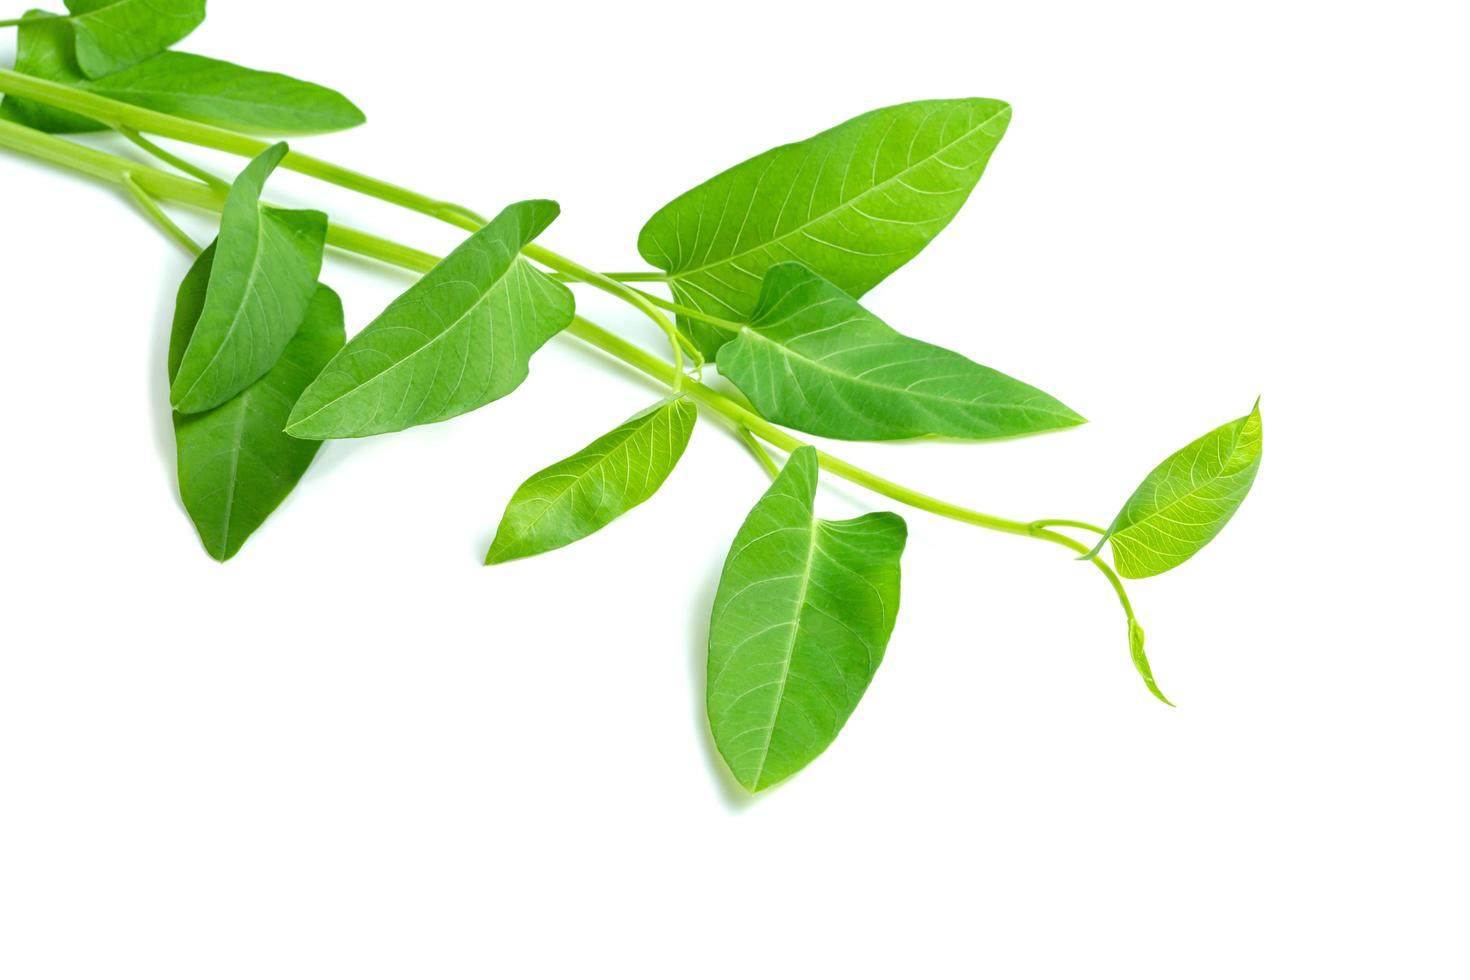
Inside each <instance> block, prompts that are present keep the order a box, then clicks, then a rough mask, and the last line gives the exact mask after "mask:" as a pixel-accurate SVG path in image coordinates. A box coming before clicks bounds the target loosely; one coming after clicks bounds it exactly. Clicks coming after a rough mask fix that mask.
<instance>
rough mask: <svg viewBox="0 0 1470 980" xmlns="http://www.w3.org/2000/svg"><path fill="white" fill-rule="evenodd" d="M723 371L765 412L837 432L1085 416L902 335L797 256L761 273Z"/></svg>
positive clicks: (1009, 427)
mask: <svg viewBox="0 0 1470 980" xmlns="http://www.w3.org/2000/svg"><path fill="white" fill-rule="evenodd" d="M719 368H720V374H721V375H722V376H724V377H726V378H728V379H729V380H730V381H732V382H734V384H735V385H736V387H738V388H739V389H740V390H741V391H742V392H744V393H745V395H746V397H748V398H749V399H750V401H751V403H752V404H753V405H754V406H755V407H756V409H757V410H758V411H759V412H760V413H761V414H762V415H763V416H765V417H766V418H767V419H769V420H771V421H772V422H777V423H780V424H781V425H788V426H791V427H792V428H795V429H800V430H802V431H803V432H810V433H812V434H813V435H820V436H831V437H833V438H837V439H905V438H909V437H912V436H922V435H936V436H955V437H959V438H967V439H988V438H995V437H998V436H1016V435H1024V434H1026V433H1031V432H1044V431H1047V430H1049V429H1059V428H1064V427H1066V426H1071V425H1077V424H1078V423H1080V422H1082V421H1084V419H1083V418H1082V416H1080V415H1078V414H1077V413H1076V412H1074V411H1072V410H1071V409H1070V408H1068V407H1067V406H1065V405H1063V404H1062V403H1061V402H1059V401H1057V400H1056V399H1055V398H1053V397H1051V396H1050V395H1048V394H1047V393H1046V392H1044V391H1040V390H1038V389H1036V388H1033V387H1031V386H1030V385H1028V384H1026V383H1024V382H1021V381H1017V380H1016V379H1015V378H1011V377H1008V376H1007V375H1004V374H1001V373H1000V372H999V371H993V370H991V369H990V368H988V367H983V366H981V365H979V364H976V363H975V362H974V361H971V360H969V359H968V358H965V357H962V356H960V355H959V354H956V353H955V352H954V351H950V350H945V349H944V348H943V347H935V346H934V345H932V344H926V343H924V342H923V341H921V340H913V339H911V338H909V337H905V336H904V335H903V334H900V333H898V332H897V331H895V330H894V329H893V328H892V327H890V326H888V324H886V323H884V322H883V321H882V320H880V319H878V318H877V317H876V316H874V315H873V314H871V313H869V312H868V311H867V310H865V309H863V307H862V306H861V305H860V304H859V303H858V302H857V300H855V299H853V298H852V297H850V296H848V295H847V294H846V293H844V292H843V291H842V290H840V289H838V288H837V287H836V286H834V285H832V283H830V282H827V281H826V280H825V279H823V278H822V277H821V276H819V275H817V274H816V273H815V272H812V271H811V270H810V269H808V268H806V267H805V266H803V265H801V264H799V263H796V262H783V263H780V264H779V265H773V266H771V268H770V270H769V271H767V272H766V279H765V284H764V285H763V286H762V288H761V294H760V299H759V301H758V302H757V304H756V308H755V312H754V314H752V316H751V317H750V322H749V325H748V326H746V327H745V328H744V329H742V330H741V331H740V332H739V333H738V334H736V335H735V339H734V340H731V341H729V342H728V343H726V344H725V345H724V346H722V347H721V348H720V354H719Z"/></svg>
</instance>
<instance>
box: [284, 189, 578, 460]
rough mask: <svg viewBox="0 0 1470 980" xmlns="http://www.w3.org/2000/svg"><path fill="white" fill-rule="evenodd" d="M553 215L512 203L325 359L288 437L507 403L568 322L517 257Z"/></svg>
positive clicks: (567, 305) (407, 422) (568, 304)
mask: <svg viewBox="0 0 1470 980" xmlns="http://www.w3.org/2000/svg"><path fill="white" fill-rule="evenodd" d="M558 211H559V208H558V207H557V205H556V202H555V201H521V202H520V203H518V204H512V205H511V206H510V207H508V208H506V209H505V210H504V211H502V212H500V214H498V215H496V216H495V218H494V219H493V220H492V221H491V222H490V223H489V224H487V225H485V227H483V228H481V229H480V230H479V231H477V232H475V233H474V234H473V235H471V236H470V237H469V238H467V239H465V240H464V241H463V242H462V243H460V246H459V247H458V248H456V249H455V250H454V251H453V252H451V253H449V255H448V256H446V257H445V258H444V259H443V260H442V261H440V262H439V264H438V265H436V266H434V268H433V269H431V270H429V273H428V274H427V275H426V276H424V277H423V278H422V279H420V280H419V281H418V282H416V283H414V284H413V285H412V286H410V287H409V288H408V290H407V291H406V292H405V293H404V294H403V295H402V296H399V297H398V298H397V299H396V300H394V301H393V302H392V303H391V304H389V306H388V308H387V309H385V310H384V311H383V312H382V313H381V314H379V315H378V318H377V319H376V320H374V321H373V322H372V323H370V324H368V325H367V326H366V327H365V328H363V330H362V332H361V333H359V334H358V335H357V336H356V337H353V338H352V341H351V343H349V344H348V345H347V346H346V347H345V348H343V349H342V352H341V353H340V354H338V355H337V356H336V357H335V358H333V359H332V362H331V363H330V364H328V365H327V367H326V369H325V370H324V371H322V373H321V377H319V378H317V379H316V381H315V382H313V383H312V385H311V387H309V388H307V389H306V392H305V393H304V394H303V395H302V396H301V399H300V401H298V402H297V403H296V407H295V409H293V410H292V412H291V421H290V424H289V425H288V426H287V431H289V432H290V433H291V434H292V435H294V436H299V437H301V438H304V439H346V438H351V437H353V436H370V435H376V434H377V433H380V432H397V431H398V430H399V429H406V428H408V427H409V426H412V425H423V424H424V423H426V422H442V421H443V420H445V419H448V418H453V417H454V416H456V415H463V414H464V413H465V412H469V411H473V410H474V409H477V408H479V407H480V406H482V405H487V404H489V403H490V402H492V401H494V400H495V399H497V398H501V397H503V396H505V395H508V394H510V393H511V392H512V391H514V390H515V389H516V388H517V387H518V386H519V385H520V383H521V382H522V381H524V380H525V379H526V374H527V372H528V371H529V368H530V361H531V355H532V354H534V353H536V351H537V350H539V349H540V348H541V345H542V344H545V343H546V342H547V341H548V340H550V339H551V338H552V337H554V336H556V335H557V334H558V333H559V332H561V330H562V329H563V328H564V327H566V325H567V324H568V323H570V322H571V321H572V313H573V310H574V306H573V302H572V294H571V291H570V290H568V289H567V288H566V287H565V286H563V285H562V284H560V283H558V282H556V281H554V280H553V279H551V278H549V277H548V276H547V275H546V274H545V273H543V272H541V271H539V270H537V269H536V268H534V267H533V266H532V265H531V264H530V263H529V262H527V261H526V260H525V259H524V258H522V257H521V255H520V250H521V249H522V248H523V247H524V246H525V245H526V244H527V243H528V242H530V241H531V240H532V239H534V238H535V237H536V236H537V235H539V234H541V232H542V231H543V230H545V228H546V226H547V225H549V224H551V222H552V220H553V219H555V218H556V216H557V213H558Z"/></svg>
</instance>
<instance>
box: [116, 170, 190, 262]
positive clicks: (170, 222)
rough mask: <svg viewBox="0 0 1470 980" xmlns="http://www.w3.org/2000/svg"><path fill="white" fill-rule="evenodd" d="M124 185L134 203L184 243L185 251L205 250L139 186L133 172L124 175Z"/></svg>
mask: <svg viewBox="0 0 1470 980" xmlns="http://www.w3.org/2000/svg"><path fill="white" fill-rule="evenodd" d="M122 186H123V190H125V191H127V192H128V196H129V197H131V198H132V199H133V201H134V203H136V204H137V205H138V207H139V208H141V209H142V211H143V213H144V214H146V215H147V216H148V217H149V218H151V219H153V223H154V224H156V225H158V227H159V228H162V229H163V231H164V233H165V234H167V235H168V237H170V238H172V239H173V240H174V241H176V242H178V243H179V244H180V245H182V246H183V247H184V251H186V252H188V253H189V254H190V255H191V256H198V255H199V253H200V252H203V251H204V249H203V248H202V247H201V246H200V245H199V243H198V242H196V241H195V240H194V239H193V238H191V237H189V233H188V232H186V231H184V229H182V228H180V227H179V226H178V225H177V224H175V223H174V219H173V218H170V217H169V216H168V214H167V212H165V211H164V210H163V208H161V207H159V206H158V202H157V201H155V200H154V199H153V198H152V197H150V196H149V194H148V192H147V191H145V190H144V189H143V188H141V187H139V186H138V182H137V181H135V180H134V179H133V178H132V175H131V174H124V175H123V178H122Z"/></svg>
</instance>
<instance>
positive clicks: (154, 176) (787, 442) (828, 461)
mask: <svg viewBox="0 0 1470 980" xmlns="http://www.w3.org/2000/svg"><path fill="white" fill-rule="evenodd" d="M0 146H8V147H10V148H12V149H17V150H20V151H22V152H24V153H28V154H30V155H32V156H36V157H39V158H41V159H43V160H47V161H48V162H51V163H57V164H60V165H62V166H65V167H69V168H71V169H73V170H78V171H81V172H82V173H87V174H91V175H92V176H95V177H100V178H102V179H104V180H109V181H111V182H113V183H118V184H121V183H123V181H124V179H125V178H130V179H132V180H133V181H135V182H136V184H137V185H138V186H139V187H140V188H142V189H143V190H144V191H146V192H147V193H148V194H149V195H150V196H151V197H153V198H156V199H163V200H172V201H176V202H179V203H183V204H190V205H194V206H197V207H202V208H206V209H209V210H213V211H218V210H220V209H221V208H222V207H223V205H224V195H223V194H221V193H220V192H219V191H218V190H216V189H213V188H209V187H205V186H204V185H202V184H199V183H198V182H197V181H193V180H189V179H188V178H185V177H178V176H175V175H173V174H168V173H165V172H163V171H161V170H156V169H154V168H151V167H144V166H139V165H137V164H133V163H132V162H131V161H128V160H124V159H122V158H121V157H117V156H114V155H113V154H110V153H105V152H103V151H101V150H94V149H92V148H91V147H87V146H82V145H81V144H77V143H72V142H70V141H67V140H62V139H58V138H57V137H54V136H49V135H47V134H45V133H40V132H37V131H36V130H33V129H29V128H27V127H25V126H18V125H15V124H14V123H9V122H5V121H3V120H0ZM327 241H328V242H329V243H330V244H331V245H333V246H335V247H337V248H340V249H343V250H345V251H349V252H354V253H356V254H358V255H363V256H366V257H368V258H373V259H378V260H379V261H382V262H387V263H388V264H390V265H396V266H399V267H401V268H405V269H409V270H412V271H415V272H427V271H428V270H429V269H432V268H433V267H434V265H435V264H436V263H437V262H438V261H439V260H438V258H437V257H436V256H434V255H430V254H429V253H427V252H422V251H419V250H418V249H415V248H411V247H409V246H407V245H401V244H399V243H397V242H393V241H389V240H388V239H385V238H380V237H378V236H377V235H372V234H369V233H367V232H364V231H359V230H357V229H355V228H348V227H346V226H343V225H336V224H333V225H329V226H328V229H327ZM526 252H527V254H528V255H529V256H530V257H532V258H535V259H536V260H537V261H541V262H547V264H552V263H555V264H556V265H558V266H561V267H562V268H561V270H560V271H569V272H576V273H577V274H578V276H579V277H580V276H581V275H582V274H584V273H586V274H590V275H592V276H594V277H595V275H596V274H595V273H591V270H587V269H585V267H583V266H580V265H578V264H577V263H575V262H572V261H571V260H570V259H564V258H563V257H562V256H559V255H557V254H556V253H554V252H550V251H549V250H547V249H544V248H541V247H540V246H536V245H532V246H529V247H528V248H527V250H526ZM548 260H549V261H548ZM567 332H568V333H570V334H572V335H573V336H575V337H577V338H579V339H581V340H584V341H586V342H587V343H589V344H591V345H592V346H594V347H597V348H598V349H600V350H602V351H604V352H605V353H608V354H611V355H612V356H614V357H616V358H618V359H619V360H621V361H623V362H625V363H627V364H629V365H631V366H633V367H635V368H637V369H638V370H640V371H642V372H643V373H644V374H647V375H649V376H650V377H652V378H654V379H656V380H658V381H660V382H662V383H664V384H665V385H668V386H669V387H671V388H672V387H675V386H676V385H677V384H678V383H679V381H680V379H681V378H683V375H682V373H681V372H679V371H678V370H677V369H676V367H675V366H674V365H671V364H669V363H668V362H667V361H664V360H661V359H660V358H658V357H655V356H654V355H652V354H650V353H648V352H647V351H645V350H644V349H643V348H641V347H638V346H637V345H635V344H632V343H630V342H628V341H626V340H624V339H623V338H621V337H619V336H617V335H616V334H613V333H609V332H608V331H607V330H604V329H603V328H602V327H599V326H598V325H597V324H595V323H592V322H591V321H589V320H586V319H584V318H583V317H580V316H578V317H575V318H573V320H572V324H571V326H570V327H568V328H567ZM684 382H685V390H686V391H687V392H688V394H689V395H691V396H692V397H693V398H695V399H696V400H697V401H699V402H700V403H702V404H704V405H705V406H707V407H708V408H710V409H711V410H712V411H714V412H715V413H717V414H719V415H721V416H723V417H724V418H725V419H727V420H728V421H729V422H731V423H733V424H734V425H737V426H743V427H744V428H746V429H749V430H750V431H751V432H752V433H754V434H755V435H757V436H759V437H760V438H761V439H764V440H765V441H766V442H768V443H770V444H771V445H772V446H775V447H776V448H778V449H781V450H783V451H785V452H791V451H792V450H795V449H797V448H799V447H800V446H803V445H805V443H803V442H802V441H801V440H799V439H797V438H796V437H795V436H793V435H791V434H790V433H789V432H786V431H785V430H784V429H781V428H778V427H777V426H775V425H772V424H771V423H770V422H767V421H766V420H765V419H763V418H761V417H760V416H759V415H757V414H756V413H755V412H753V411H751V410H750V409H748V408H746V407H745V406H743V405H741V404H740V403H739V402H737V401H735V400H734V399H733V398H730V397H728V396H726V395H724V394H721V393H720V392H718V391H716V390H714V389H713V388H710V387H708V386H707V385H704V384H702V383H700V382H697V381H693V380H690V379H684ZM817 458H818V460H819V461H820V463H821V465H822V468H823V469H825V470H827V472H829V473H831V474H833V475H834V476H839V477H842V478H843V479H845V480H848V481H850V482H852V483H855V484H857V485H858V486H861V487H865V488H867V489H869V490H872V491H873V492H875V493H879V494H882V495H883V496H885V497H888V498H890V499H892V500H896V501H898V502H899V503H902V504H907V505H908V506H910V507H915V508H917V509H919V510H923V511H928V512H929V513H931V514H936V515H938V516H940V517H947V518H950V519H952V520H957V521H962V522H963V523H966V524H973V525H975V526H976V527H984V528H989V529H990V530H993V531H1002V532H1004V533H1006V534H1016V535H1020V536H1022V537H1035V538H1040V539H1042V540H1049V541H1053V542H1057V543H1063V542H1070V544H1067V547H1072V545H1074V544H1077V543H1076V542H1072V541H1071V539H1070V538H1065V537H1064V536H1062V535H1059V534H1056V533H1055V532H1052V531H1048V530H1046V529H1045V528H1043V527H1036V526H1034V525H1033V524H1032V523H1030V522H1027V521H1015V520H1010V519H1008V518H1004V517H997V516H995V515H993V514H986V513H984V512H982V511H978V510H973V509H971V508H969V507H961V506H960V505H958V504H952V503H949V502H948V501H944V500H940V499H939V498H938V497H932V496H930V495H929V494H926V493H921V492H920V491H918V490H914V489H912V488H909V487H905V486H903V485H902V484H899V483H895V482H894V481H892V480H889V479H887V478H885V477H882V476H879V475H878V474H876V473H872V472H869V471H868V470H865V469H863V468H861V467H859V466H857V465H855V464H853V463H849V462H847V461H846V460H844V459H840V458H838V457H836V456H833V455H831V454H829V453H825V452H821V451H818V453H817ZM1079 547H1080V545H1079ZM1074 550H1075V549H1074ZM1087 550H1088V549H1086V548H1082V553H1086V552H1087Z"/></svg>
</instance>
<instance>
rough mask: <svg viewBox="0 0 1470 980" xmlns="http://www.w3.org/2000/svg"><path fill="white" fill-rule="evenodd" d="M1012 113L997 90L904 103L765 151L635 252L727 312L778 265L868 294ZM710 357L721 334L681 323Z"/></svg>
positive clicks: (966, 177)
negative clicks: (995, 95)
mask: <svg viewBox="0 0 1470 980" xmlns="http://www.w3.org/2000/svg"><path fill="white" fill-rule="evenodd" d="M1010 118H1011V107H1010V106H1008V105H1006V104H1005V103H1004V102H997V101H995V100H994V99H948V100H935V101H928V102H909V103H906V104H904V105H896V106H889V107H888V108H886V109H876V110H874V111H872V112H868V113H864V114H863V115H861V116H858V117H856V118H854V119H849V120H848V121H847V122H845V123H842V124H841V125H839V126H836V127H833V128H832V129H829V130H827V131H825V132H822V133H818V134H817V135H816V136H813V137H811V138H810V139H806V140H802V141H801V142H799V143H789V144H787V145H785V146H778V147H776V148H775V149H773V150H767V151H766V152H765V153H762V154H760V155H759V156H757V157H753V158H751V159H749V160H747V161H745V162H744V163H741V164H738V165H736V166H734V167H731V168H730V169H729V170H726V171H725V172H724V173H721V174H719V175H717V176H715V177H713V178H711V179H710V180H707V181H705V182H704V183H703V184H700V185H699V186H698V187H696V188H694V189H693V190H690V191H687V192H686V193H684V194H681V195H679V196H678V197H677V198H675V199H674V200H673V201H671V202H669V203H668V204H666V205H664V206H663V207H662V208H660V209H659V210H658V212H657V213H656V214H654V216H653V217H652V218H650V219H648V223H647V224H646V225H644V226H643V231H642V232H641V233H640V234H639V236H638V251H639V252H640V253H641V254H642V256H643V257H644V258H645V259H646V260H647V261H648V262H650V263H651V264H653V265H655V266H657V267H658V268H660V269H664V270H665V271H667V272H668V274H669V286H670V288H671V289H672V290H673V292H674V297H675V298H676V299H677V300H678V301H679V302H681V303H684V304H686V305H689V306H693V307H695V308H697V309H699V310H701V311H703V312H705V313H710V314H714V315H716V316H719V317H724V318H726V319H731V318H734V319H741V318H743V317H744V316H745V315H746V314H747V313H749V312H750V309H751V307H753V306H754V305H755V301H756V296H757V294H758V293H759V291H760V284H761V277H762V276H764V275H765V273H766V270H767V269H768V268H770V267H771V266H772V265H775V264H776V263H777V262H789V261H792V260H795V261H798V262H801V263H803V264H804V265H806V266H808V267H809V268H811V269H813V270H815V271H816V272H817V273H818V274H820V275H821V276H822V277H823V278H825V279H827V280H829V281H830V282H832V283H834V284H835V285H836V286H837V287H838V288H839V289H842V290H843V291H845V292H846V293H847V294H848V295H850V296H861V295H862V294H863V293H865V292H867V291H868V290H869V289H872V288H873V287H874V286H876V285H877V284H878V283H879V282H881V281H882V280H883V279H884V278H886V277H887V276H888V275H889V273H891V272H893V271H894V270H895V269H897V268H898V267H899V266H901V265H903V264H904V263H905V262H907V261H908V260H909V259H911V258H913V257H914V256H915V255H917V254H919V252H920V250H922V249H923V248H924V246H925V245H927V244H929V241H930V240H931V239H932V238H933V237H934V236H935V235H937V234H939V232H940V231H941V230H943V228H944V226H945V225H947V224H949V221H950V219H951V218H953V217H954V216H955V214H956V213H957V212H958V211H959V209H960V205H962V204H964V203H965V198H967V197H968V196H969V194H970V190H971V189H972V188H973V187H974V186H975V182H976V181H978V180H979V179H980V174H981V173H982V172H983V171H984V170H985V164H986V163H987V162H988V161H989V159H990V154H991V151H992V150H994V149H995V147H996V144H998V143H999V142H1000V138H1001V136H1002V135H1004V134H1005V131H1006V126H1007V124H1009V122H1010ZM680 325H681V326H682V327H683V328H684V329H685V330H686V331H688V332H689V333H690V335H691V336H693V337H694V338H695V340H696V341H698V342H699V344H700V346H701V347H702V348H703V350H704V352H705V356H707V357H710V358H713V357H714V356H715V353H716V352H717V351H718V349H719V345H720V344H721V343H722V342H723V341H724V340H725V335H724V334H721V333H720V332H719V331H718V330H717V329H715V328H714V327H711V326H710V325H708V324H705V323H701V322H700V321H698V320H690V319H687V318H681V324H680Z"/></svg>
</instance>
